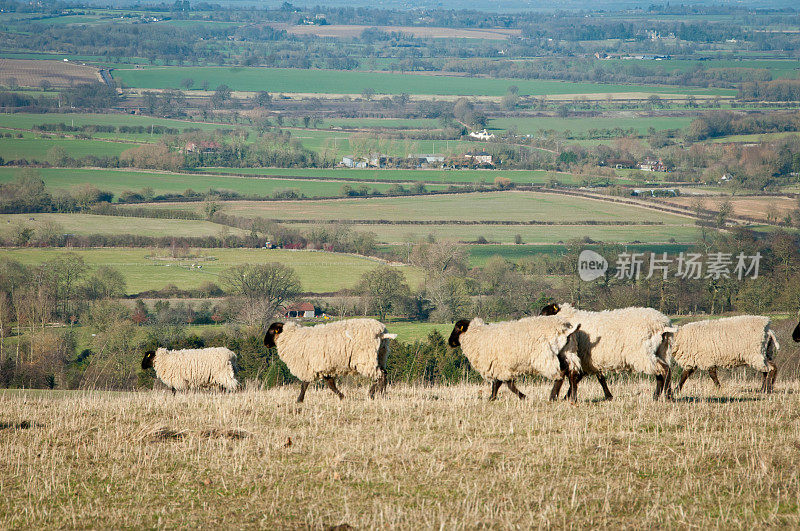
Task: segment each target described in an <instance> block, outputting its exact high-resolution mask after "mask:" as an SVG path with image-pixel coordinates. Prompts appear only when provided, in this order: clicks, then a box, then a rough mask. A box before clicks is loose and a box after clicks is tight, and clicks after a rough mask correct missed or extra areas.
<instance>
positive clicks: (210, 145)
mask: <svg viewBox="0 0 800 531" xmlns="http://www.w3.org/2000/svg"><path fill="white" fill-rule="evenodd" d="M221 148H222V146H221V145H220V144H219V142H214V141H213V140H211V141H205V140H202V141H200V142H187V143H186V147H185V148H184V151H186V153H216V152H217V151H219V150H220V149H221Z"/></svg>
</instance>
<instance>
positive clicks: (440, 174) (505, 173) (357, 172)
mask: <svg viewBox="0 0 800 531" xmlns="http://www.w3.org/2000/svg"><path fill="white" fill-rule="evenodd" d="M198 171H201V172H203V173H220V174H225V173H237V174H243V175H259V176H265V177H267V176H273V177H277V176H280V177H309V178H317V179H337V178H342V177H347V178H355V179H363V180H371V181H401V182H403V181H405V182H414V181H422V182H442V183H473V184H480V183H485V184H494V180H495V179H496V178H497V177H505V178H508V179H511V182H513V183H516V184H545V183H547V182H548V181H549V180H550V179H558V180H559V181H561V182H562V183H565V184H577V183H579V182H580V180H581V177H580V176H576V175H572V174H569V173H557V172H548V171H545V170H457V171H456V170H389V169H380V170H378V169H367V168H365V169H349V168H347V169H344V168H337V169H317V168H200V169H199V170H198Z"/></svg>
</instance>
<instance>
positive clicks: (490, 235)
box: [285, 220, 699, 252]
mask: <svg viewBox="0 0 800 531" xmlns="http://www.w3.org/2000/svg"><path fill="white" fill-rule="evenodd" d="M285 225H286V226H288V227H293V228H295V229H300V230H308V229H310V228H311V227H313V226H314V225H309V224H305V223H303V224H292V223H285ZM348 226H349V227H350V228H352V229H354V230H358V231H365V232H374V233H375V235H376V237H377V239H378V241H380V242H382V243H386V244H403V243H408V242H414V241H419V240H422V239H424V238H427V237H428V236H433V237H434V238H436V239H442V240H449V241H456V242H475V241H478V239H479V238H481V237H482V238H484V239H486V240H487V241H489V242H492V243H500V244H511V243H513V242H514V241H515V238H516V235H517V234H519V235H520V236H522V240H523V242H525V243H528V244H534V245H538V244H556V243H566V242H568V241H570V240H574V239H576V238H578V239H580V238H590V239H591V240H594V241H602V242H622V243H628V242H656V243H659V244H660V243H663V242H669V241H672V239H674V240H675V241H677V242H683V243H688V242H694V241H696V240H697V237H698V235H699V233H698V230H697V227H696V226H694V225H693V224H692V223H691V221H690V220H687V221H686V223H685V224H684V225H628V226H626V225H538V226H536V225H463V224H457V225H419V224H414V223H411V224H403V223H396V224H394V223H393V224H391V225H367V224H359V223H353V224H350V225H348ZM488 247H490V248H494V247H495V246H494V245H490V246H488ZM489 252H491V251H489Z"/></svg>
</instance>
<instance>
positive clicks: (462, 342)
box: [448, 317, 580, 400]
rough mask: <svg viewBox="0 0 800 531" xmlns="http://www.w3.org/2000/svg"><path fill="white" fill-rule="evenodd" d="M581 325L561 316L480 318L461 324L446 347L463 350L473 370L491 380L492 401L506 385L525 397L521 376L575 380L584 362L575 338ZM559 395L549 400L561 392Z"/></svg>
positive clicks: (459, 323) (454, 329) (516, 393)
mask: <svg viewBox="0 0 800 531" xmlns="http://www.w3.org/2000/svg"><path fill="white" fill-rule="evenodd" d="M579 327H580V325H579V324H577V323H576V324H571V323H568V322H565V321H564V319H562V318H560V317H527V318H524V319H520V320H518V321H506V322H502V323H493V324H486V323H484V322H483V320H482V319H480V318H477V317H476V318H475V319H473V320H472V321H468V320H466V319H462V320H460V321H458V322H457V323H456V324H455V327H454V328H453V332H452V333H451V334H450V339H449V340H448V344H449V345H450V346H451V347H453V348H456V347H458V346H460V347H461V349H462V350H463V352H464V355H465V356H466V357H467V359H468V360H469V362H470V364H471V365H472V367H473V368H474V369H475V370H476V371H478V373H480V375H481V376H483V378H484V379H485V380H487V381H489V382H491V384H492V394H491V396H490V397H489V400H495V399H496V398H497V391H498V390H499V389H500V386H501V385H503V384H504V383H505V384H506V385H507V386H508V388H509V389H510V390H511V392H513V393H514V394H515V395H517V396H518V397H519V398H520V399H523V398H525V395H524V394H523V393H521V392H520V391H519V390H518V389H517V387H516V384H515V380H516V378H517V377H519V376H522V375H525V374H540V375H542V376H544V377H545V378H550V379H556V380H558V379H560V380H561V381H562V382H563V380H564V376H565V375H568V376H569V378H570V382H573V381H577V380H576V378H577V375H578V372H579V370H580V360H578V357H577V352H576V350H577V345H576V342H575V340H574V335H575V332H576V331H577V330H578V328H579ZM576 389H577V386H576ZM555 393H556V394H555V395H551V396H550V399H551V400H553V399H555V397H556V396H557V395H558V391H556V392H555Z"/></svg>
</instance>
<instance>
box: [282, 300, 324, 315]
mask: <svg viewBox="0 0 800 531" xmlns="http://www.w3.org/2000/svg"><path fill="white" fill-rule="evenodd" d="M316 315H317V309H316V308H315V307H314V305H313V304H311V303H310V302H300V303H297V304H290V305H289V306H286V307H285V308H284V309H283V316H284V317H286V318H287V319H297V318H301V317H302V318H304V319H313V318H314V317H316Z"/></svg>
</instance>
